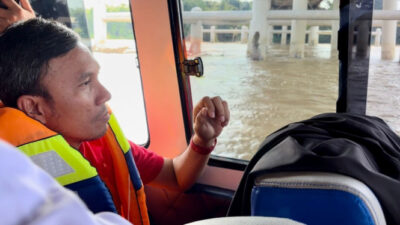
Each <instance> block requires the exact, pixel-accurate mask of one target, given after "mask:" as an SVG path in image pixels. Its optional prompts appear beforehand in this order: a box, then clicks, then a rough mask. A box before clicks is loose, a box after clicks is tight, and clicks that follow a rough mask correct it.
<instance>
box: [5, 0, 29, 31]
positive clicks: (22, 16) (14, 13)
mask: <svg viewBox="0 0 400 225" xmlns="http://www.w3.org/2000/svg"><path fill="white" fill-rule="evenodd" d="M1 1H2V2H3V3H4V5H6V6H7V7H8V9H3V8H0V33H3V31H4V30H5V29H7V27H9V26H10V25H11V24H13V23H15V22H18V21H23V20H28V19H32V18H35V12H34V11H33V9H32V7H31V4H30V3H29V0H21V5H18V3H16V2H15V1H14V0H1Z"/></svg>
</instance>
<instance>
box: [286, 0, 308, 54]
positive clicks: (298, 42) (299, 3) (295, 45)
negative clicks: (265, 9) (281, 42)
mask: <svg viewBox="0 0 400 225" xmlns="http://www.w3.org/2000/svg"><path fill="white" fill-rule="evenodd" d="M299 10H307V0H293V11H299ZM306 28H307V21H306V20H292V32H291V37H290V49H289V56H291V57H295V58H303V57H304V42H305V39H306Z"/></svg>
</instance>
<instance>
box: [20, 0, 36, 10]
mask: <svg viewBox="0 0 400 225" xmlns="http://www.w3.org/2000/svg"><path fill="white" fill-rule="evenodd" d="M20 2H21V6H22V8H24V9H26V10H28V11H30V12H33V9H32V6H31V3H29V0H21V1H20Z"/></svg>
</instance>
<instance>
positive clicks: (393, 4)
mask: <svg viewBox="0 0 400 225" xmlns="http://www.w3.org/2000/svg"><path fill="white" fill-rule="evenodd" d="M392 9H397V0H385V1H383V10H392ZM396 31H397V21H396V20H385V21H384V22H383V26H382V49H381V51H382V53H381V57H382V59H387V60H393V59H394V54H395V47H396Z"/></svg>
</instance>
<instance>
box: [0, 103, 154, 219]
mask: <svg viewBox="0 0 400 225" xmlns="http://www.w3.org/2000/svg"><path fill="white" fill-rule="evenodd" d="M109 113H110V120H109V129H107V132H106V134H105V135H104V136H103V137H102V138H103V139H104V140H105V142H106V143H107V147H108V149H109V150H110V151H111V156H112V160H113V165H114V170H115V171H114V174H115V180H116V183H117V184H116V186H117V188H118V193H111V195H113V196H114V195H118V198H119V199H120V200H121V205H118V206H116V208H117V209H118V212H119V213H120V214H121V215H122V216H124V217H125V218H126V219H128V220H129V221H130V222H132V223H134V224H137V225H139V224H145V225H146V224H149V219H148V215H147V207H146V199H145V194H144V189H143V184H142V182H141V180H140V176H139V173H138V171H137V168H136V165H135V163H134V160H133V157H132V154H131V152H130V144H129V142H128V141H127V139H126V138H125V136H124V135H123V133H122V131H121V129H120V127H119V125H118V122H117V120H116V118H115V116H114V115H113V114H112V112H111V110H110V109H109ZM0 138H3V139H4V140H6V141H8V142H10V143H11V144H13V145H14V146H16V147H18V148H19V149H20V150H21V151H23V152H24V153H25V154H26V155H28V156H29V157H31V159H32V160H33V161H34V162H35V163H36V164H37V165H39V166H40V167H42V168H43V169H44V170H46V171H47V172H48V173H50V174H51V175H52V176H53V177H54V178H55V179H56V180H57V181H58V182H59V183H60V184H62V185H64V186H65V185H67V187H78V188H77V189H79V188H80V186H82V185H80V183H82V182H83V183H85V182H87V181H90V180H93V179H94V181H93V182H91V187H92V186H93V185H95V190H97V191H98V190H101V192H102V193H101V194H102V195H103V196H104V198H107V199H105V200H104V202H106V203H105V204H108V202H111V201H108V200H109V199H111V196H110V197H107V193H108V195H110V193H109V192H108V191H107V189H106V188H105V186H104V183H103V182H101V181H100V179H98V178H96V177H98V174H97V171H96V169H95V168H94V167H92V166H91V165H90V163H89V162H88V161H87V160H86V159H85V158H84V157H83V156H82V155H81V153H80V152H79V151H77V150H75V149H73V148H72V147H71V146H70V145H69V144H68V143H67V142H66V141H65V139H64V138H63V137H62V136H61V135H59V134H57V133H55V132H53V131H51V130H49V129H47V128H46V127H45V126H43V125H42V124H41V123H39V122H38V121H36V120H33V119H31V118H29V117H28V116H26V115H25V114H24V113H23V112H21V111H19V110H16V109H12V108H8V107H2V106H0ZM99 182H100V183H99ZM89 183H90V182H89ZM86 189H87V188H86ZM73 190H74V191H77V192H78V194H79V193H80V191H79V190H76V189H73ZM86 192H87V190H86ZM104 192H107V193H104ZM80 196H81V195H80ZM81 197H82V196H81ZM93 197H94V198H93ZM96 197H99V196H93V194H92V195H90V196H89V198H90V199H85V198H84V197H82V199H83V200H84V201H85V202H86V203H87V204H88V207H89V208H90V204H92V205H93V204H95V203H96V201H97V198H96ZM89 202H90V204H89ZM111 204H112V203H111ZM107 207H108V208H110V210H111V211H115V207H114V206H107Z"/></svg>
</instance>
